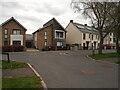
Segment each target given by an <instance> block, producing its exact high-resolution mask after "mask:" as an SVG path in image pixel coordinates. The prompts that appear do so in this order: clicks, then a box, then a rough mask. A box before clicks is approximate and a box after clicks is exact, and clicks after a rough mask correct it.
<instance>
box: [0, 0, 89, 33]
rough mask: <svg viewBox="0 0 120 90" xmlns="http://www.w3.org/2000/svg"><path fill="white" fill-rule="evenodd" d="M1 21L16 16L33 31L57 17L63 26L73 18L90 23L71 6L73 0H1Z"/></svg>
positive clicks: (29, 31)
mask: <svg viewBox="0 0 120 90" xmlns="http://www.w3.org/2000/svg"><path fill="white" fill-rule="evenodd" d="M1 1H2V2H0V12H2V13H1V14H0V17H2V18H0V21H1V22H0V23H2V22H4V21H5V20H7V19H9V18H10V17H12V16H13V17H15V18H16V19H17V20H18V21H19V22H20V23H21V24H22V25H23V26H25V27H26V28H27V33H33V32H34V31H36V30H37V29H38V28H40V27H42V26H43V24H44V23H46V22H47V21H48V20H50V19H51V18H53V17H55V18H56V19H57V20H58V21H59V22H60V24H62V26H63V27H66V26H67V24H68V23H69V21H70V20H71V19H72V20H74V21H76V22H78V23H83V22H84V23H88V21H87V20H85V19H84V18H83V16H82V15H80V14H76V13H74V11H73V10H72V9H71V7H70V3H71V0H49V1H48V0H29V1H28V0H11V1H12V2H8V1H7V0H1Z"/></svg>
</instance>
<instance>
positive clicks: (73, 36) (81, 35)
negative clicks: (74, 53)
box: [66, 20, 99, 49]
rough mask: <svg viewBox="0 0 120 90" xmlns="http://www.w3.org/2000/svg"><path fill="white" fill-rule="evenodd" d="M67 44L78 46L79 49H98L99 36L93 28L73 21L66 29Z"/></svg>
mask: <svg viewBox="0 0 120 90" xmlns="http://www.w3.org/2000/svg"><path fill="white" fill-rule="evenodd" d="M66 31H67V34H66V43H67V44H69V45H77V46H78V47H79V49H93V48H95V49H96V48H98V43H99V34H98V32H97V30H96V29H95V28H93V27H90V26H87V24H85V25H82V24H79V23H76V22H73V20H70V23H69V24H68V26H67V27H66Z"/></svg>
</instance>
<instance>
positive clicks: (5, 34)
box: [4, 29, 8, 39]
mask: <svg viewBox="0 0 120 90" xmlns="http://www.w3.org/2000/svg"><path fill="white" fill-rule="evenodd" d="M4 38H5V39H7V38H8V30H7V29H5V30H4Z"/></svg>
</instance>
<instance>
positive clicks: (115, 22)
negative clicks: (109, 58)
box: [109, 1, 120, 53]
mask: <svg viewBox="0 0 120 90" xmlns="http://www.w3.org/2000/svg"><path fill="white" fill-rule="evenodd" d="M111 7H112V9H111V13H109V14H110V17H111V21H112V22H111V24H110V26H113V27H112V32H113V33H114V35H115V37H116V52H117V53H120V46H119V45H120V44H119V41H120V14H119V13H120V1H119V2H114V3H112V5H111Z"/></svg>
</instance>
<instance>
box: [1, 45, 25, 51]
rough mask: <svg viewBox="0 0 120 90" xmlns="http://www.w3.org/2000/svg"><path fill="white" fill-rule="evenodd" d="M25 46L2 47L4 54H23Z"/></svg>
mask: <svg viewBox="0 0 120 90" xmlns="http://www.w3.org/2000/svg"><path fill="white" fill-rule="evenodd" d="M24 48H25V47H24V46H22V45H5V46H2V51H3V52H22V51H24Z"/></svg>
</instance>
